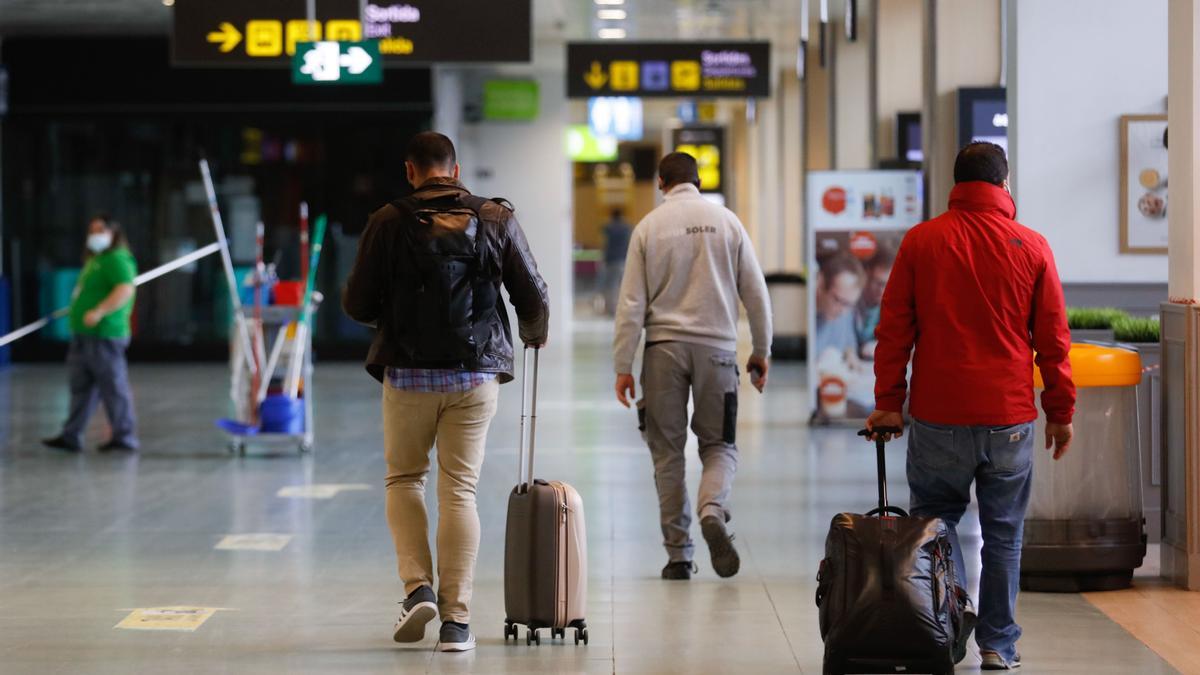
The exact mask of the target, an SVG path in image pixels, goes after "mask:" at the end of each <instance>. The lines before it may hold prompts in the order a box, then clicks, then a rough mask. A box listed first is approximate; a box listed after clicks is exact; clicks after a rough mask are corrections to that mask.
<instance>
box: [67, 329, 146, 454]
mask: <svg viewBox="0 0 1200 675" xmlns="http://www.w3.org/2000/svg"><path fill="white" fill-rule="evenodd" d="M128 346H129V339H128V338H102V337H94V336H90V335H76V336H75V337H74V338H72V339H71V347H70V349H68V351H67V372H68V374H69V377H70V386H71V412H70V416H69V417H68V418H67V423H66V424H64V425H63V430H62V435H63V438H65V439H66V440H67V441H69V442H72V443H74V444H75V445H77V446H81V445H83V432H84V429H86V428H87V423H88V420H89V419H91V417H92V413H94V412H95V411H96V402H97V399H99V400H102V401H103V402H104V412H106V413H107V414H108V424H109V426H111V427H112V438H111V440H114V441H119V442H121V443H124V444H125V445H128V446H130V447H134V448H136V447H137V446H138V440H137V418H136V417H135V415H134V412H133V395H132V393H131V392H130V391H129V371H128V368H127V366H126V364H125V349H126V348H127V347H128Z"/></svg>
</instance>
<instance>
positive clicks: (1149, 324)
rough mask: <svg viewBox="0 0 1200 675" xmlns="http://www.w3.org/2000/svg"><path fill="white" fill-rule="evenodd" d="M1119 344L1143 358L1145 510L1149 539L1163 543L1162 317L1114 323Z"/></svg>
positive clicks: (1141, 409) (1141, 418) (1140, 393)
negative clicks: (1160, 421)
mask: <svg viewBox="0 0 1200 675" xmlns="http://www.w3.org/2000/svg"><path fill="white" fill-rule="evenodd" d="M1112 327H1113V337H1114V338H1115V339H1116V341H1117V342H1120V343H1123V344H1124V345H1126V346H1128V347H1130V348H1133V349H1136V350H1137V352H1138V354H1139V355H1140V356H1141V358H1142V368H1143V370H1144V372H1143V373H1142V383H1141V385H1140V386H1139V387H1138V399H1137V400H1138V418H1139V419H1138V427H1139V428H1138V433H1139V435H1140V446H1139V450H1140V451H1141V456H1142V501H1143V506H1142V510H1143V512H1144V513H1145V517H1146V537H1147V538H1148V540H1149V541H1150V542H1151V543H1154V542H1159V541H1162V465H1161V462H1160V461H1159V460H1160V459H1161V458H1162V455H1161V454H1160V453H1161V452H1162V441H1161V440H1160V438H1159V435H1158V434H1156V433H1155V431H1156V429H1157V428H1158V425H1157V424H1155V421H1156V420H1158V419H1160V415H1161V414H1162V411H1161V410H1160V407H1161V400H1162V396H1161V395H1160V393H1159V390H1158V388H1159V387H1160V386H1161V383H1162V379H1161V377H1160V374H1159V371H1158V364H1159V363H1160V362H1161V360H1162V346H1161V344H1160V342H1159V336H1160V331H1159V323H1158V317H1150V318H1143V317H1133V316H1126V317H1123V318H1120V319H1117V320H1116V321H1113V326H1112Z"/></svg>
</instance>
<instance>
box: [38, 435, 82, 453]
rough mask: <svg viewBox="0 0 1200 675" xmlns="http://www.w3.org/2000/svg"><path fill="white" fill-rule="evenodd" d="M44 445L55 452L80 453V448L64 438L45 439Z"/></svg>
mask: <svg viewBox="0 0 1200 675" xmlns="http://www.w3.org/2000/svg"><path fill="white" fill-rule="evenodd" d="M42 445H44V446H46V447H47V448H54V449H55V450H66V451H67V452H79V450H80V447H79V446H78V445H75V444H74V443H72V442H71V441H68V440H67V439H66V438H64V437H63V436H55V437H54V438H43V439H42Z"/></svg>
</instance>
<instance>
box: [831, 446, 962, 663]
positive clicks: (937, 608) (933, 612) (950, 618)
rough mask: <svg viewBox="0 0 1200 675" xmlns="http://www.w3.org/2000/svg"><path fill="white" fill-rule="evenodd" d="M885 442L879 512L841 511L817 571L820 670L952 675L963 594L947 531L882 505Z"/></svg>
mask: <svg viewBox="0 0 1200 675" xmlns="http://www.w3.org/2000/svg"><path fill="white" fill-rule="evenodd" d="M875 432H876V433H896V432H899V429H888V428H882V427H880V428H877V429H876V430H875ZM859 435H860V436H870V435H871V432H869V431H867V430H865V429H864V430H863V431H860V432H859ZM884 444H885V441H883V440H882V439H878V440H876V443H875V452H876V457H877V459H876V463H877V467H878V471H879V507H878V508H876V509H872V510H871V511H869V512H867V513H866V514H865V515H860V514H857V513H839V514H838V515H836V516H834V518H833V523H832V524H831V525H830V527H829V535H828V537H827V538H826V539H825V559H824V560H822V561H821V567H820V571H819V572H818V573H817V607H818V610H819V612H820V625H821V637H822V639H824V640H825V668H824V672H825V673H827V674H831V673H893V672H903V673H934V674H940V673H953V672H954V644H955V640H956V638H957V636H958V633H959V628H960V626H962V621H963V609H964V606H965V603H966V596H965V595H964V594H963V593H962V592H961V591H960V590H959V589H958V586H959V584H958V583H957V581H956V579H955V578H954V577H955V571H954V562H953V561H952V560H951V559H950V536H949V530H948V528H947V526H946V523H945V522H943V521H942V520H941V519H940V518H916V517H911V516H909V515H908V513H907V512H905V511H904V509H901V508H898V507H895V506H889V505H888V503H887V479H886V473H885V471H884V468H885V458H884Z"/></svg>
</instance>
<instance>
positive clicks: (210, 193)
mask: <svg viewBox="0 0 1200 675" xmlns="http://www.w3.org/2000/svg"><path fill="white" fill-rule="evenodd" d="M200 177H201V178H203V179H204V194H205V197H207V198H208V213H209V215H210V216H211V218H212V224H213V230H214V231H215V232H216V235H217V245H218V246H219V250H220V251H221V266H222V267H223V268H224V270H225V283H227V284H229V302H230V305H231V306H232V307H233V320H234V324H236V325H237V329H238V337H239V338H240V339H241V342H242V358H243V360H244V361H245V362H246V366H247V367H248V368H249V369H250V372H252V373H255V372H258V368H257V367H256V366H255V363H254V355H253V351H254V343H253V342H252V341H251V340H250V329H249V328H248V327H247V326H246V317H244V316H242V299H241V296H240V294H239V290H238V283H237V275H236V274H234V273H233V258H232V257H231V256H230V255H229V240H228V239H226V238H225V223H224V221H222V220H221V209H220V208H218V207H217V190H216V188H215V187H213V182H212V173H210V172H209V170H208V160H207V159H203V158H201V159H200Z"/></svg>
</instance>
